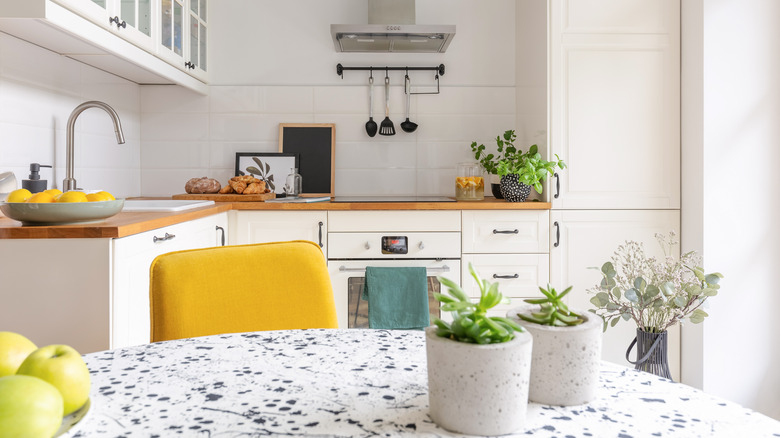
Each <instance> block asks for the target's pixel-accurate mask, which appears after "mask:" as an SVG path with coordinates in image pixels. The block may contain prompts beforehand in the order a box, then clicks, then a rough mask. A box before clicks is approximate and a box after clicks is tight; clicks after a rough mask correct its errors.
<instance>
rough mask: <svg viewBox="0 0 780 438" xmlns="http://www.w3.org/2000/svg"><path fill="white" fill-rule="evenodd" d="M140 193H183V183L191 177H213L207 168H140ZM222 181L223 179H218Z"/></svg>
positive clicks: (166, 194) (155, 194)
mask: <svg viewBox="0 0 780 438" xmlns="http://www.w3.org/2000/svg"><path fill="white" fill-rule="evenodd" d="M140 174H141V193H142V194H143V196H171V195H175V194H178V193H184V185H185V184H186V183H187V181H189V180H190V179H191V178H200V177H202V176H208V177H210V178H214V177H215V176H213V175H212V174H211V173H210V171H209V168H207V167H204V168H202V169H179V168H170V169H141V172H140ZM220 182H223V183H224V181H223V180H220Z"/></svg>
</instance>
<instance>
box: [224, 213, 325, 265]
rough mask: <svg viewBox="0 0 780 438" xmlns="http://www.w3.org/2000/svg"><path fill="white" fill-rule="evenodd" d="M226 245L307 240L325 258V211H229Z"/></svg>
mask: <svg viewBox="0 0 780 438" xmlns="http://www.w3.org/2000/svg"><path fill="white" fill-rule="evenodd" d="M230 213H231V216H230V244H231V245H244V244H248V243H265V242H281V241H288V240H309V241H312V242H314V243H317V244H319V246H320V248H322V253H323V254H324V255H325V256H326V257H327V255H328V252H327V250H328V247H327V243H328V212H327V211H231V212H230Z"/></svg>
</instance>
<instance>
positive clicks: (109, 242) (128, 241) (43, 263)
mask: <svg viewBox="0 0 780 438" xmlns="http://www.w3.org/2000/svg"><path fill="white" fill-rule="evenodd" d="M218 225H219V226H221V227H222V228H225V229H226V226H227V213H220V214H217V215H212V216H208V217H205V218H201V219H196V220H193V221H190V222H184V223H181V224H177V225H172V226H170V227H165V228H160V229H157V230H153V231H148V232H145V233H140V234H136V235H132V236H128V237H123V238H118V239H110V238H83V239H82V238H79V239H70V238H63V239H0V253H2V254H5V255H6V257H3V258H2V263H0V278H2V286H1V287H0V302H2V303H4V304H3V305H2V306H0V330H10V331H14V332H18V333H22V334H24V335H25V336H27V337H28V338H30V340H32V341H33V342H34V343H36V344H37V345H49V344H68V345H71V346H72V347H73V348H75V349H76V350H78V351H79V352H80V353H91V352H95V351H101V350H107V349H109V348H118V347H125V346H128V345H133V344H140V343H146V342H149V267H150V265H151V262H152V260H153V259H154V257H156V256H157V255H158V254H162V253H164V252H169V251H176V250H182V249H191V248H201V247H208V246H216V245H220V244H221V243H222V242H221V240H222V239H221V236H222V233H221V231H219V230H217V229H216V228H215V227H216V226H218ZM165 233H168V234H169V235H175V236H176V237H174V238H168V239H166V240H162V241H158V242H154V239H153V236H158V237H163V238H164V237H165Z"/></svg>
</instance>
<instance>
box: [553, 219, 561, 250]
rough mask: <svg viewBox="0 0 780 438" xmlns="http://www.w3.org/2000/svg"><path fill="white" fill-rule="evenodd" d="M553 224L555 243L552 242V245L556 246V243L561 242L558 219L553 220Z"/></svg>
mask: <svg viewBox="0 0 780 438" xmlns="http://www.w3.org/2000/svg"><path fill="white" fill-rule="evenodd" d="M553 225H555V243H553V246H554V247H556V248H557V247H558V244H560V243H561V226H560V225H559V224H558V221H555V223H553Z"/></svg>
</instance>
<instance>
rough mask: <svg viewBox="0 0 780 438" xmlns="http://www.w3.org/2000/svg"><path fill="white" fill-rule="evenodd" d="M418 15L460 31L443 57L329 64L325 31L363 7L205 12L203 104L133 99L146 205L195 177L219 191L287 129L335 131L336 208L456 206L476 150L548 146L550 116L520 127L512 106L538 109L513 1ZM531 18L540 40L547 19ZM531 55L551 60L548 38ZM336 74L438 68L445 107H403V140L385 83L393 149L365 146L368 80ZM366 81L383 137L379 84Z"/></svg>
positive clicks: (528, 115) (385, 143)
mask: <svg viewBox="0 0 780 438" xmlns="http://www.w3.org/2000/svg"><path fill="white" fill-rule="evenodd" d="M542 4H543V3H542ZM416 10H417V22H418V23H425V24H454V25H456V27H457V34H456V36H455V38H454V40H453V42H452V43H451V45H450V47H449V49H448V50H447V52H446V53H444V54H397V53H394V54H343V53H337V52H336V51H335V50H334V48H333V42H332V39H331V36H330V25H331V24H345V23H366V22H367V2H366V1H365V0H331V1H327V2H322V1H317V0H295V1H286V2H280V1H271V0H262V1H260V0H226V1H219V2H212V3H211V4H210V13H209V14H210V18H209V27H210V30H209V32H210V41H209V44H210V53H211V56H210V59H211V65H212V66H213V69H212V71H211V72H210V73H211V86H210V87H209V89H210V92H209V96H206V97H202V96H195V95H193V94H191V93H188V92H186V91H182V90H180V89H179V88H178V87H165V86H159V87H142V88H143V89H142V99H141V100H142V135H143V138H142V153H141V155H142V165H141V168H142V193H143V194H144V195H170V194H172V193H181V192H182V190H183V187H184V183H185V182H186V181H187V179H189V178H192V177H197V176H210V177H214V178H218V179H220V180H222V181H224V180H226V179H227V178H229V177H230V176H232V174H233V172H234V165H235V153H236V152H276V151H277V150H278V124H279V123H285V122H292V123H294V122H305V123H335V124H336V177H335V179H336V181H335V190H336V194H337V195H380V194H388V195H450V196H451V195H454V184H453V179H454V177H455V168H456V165H457V163H458V162H461V161H469V160H473V157H472V155H471V149H470V148H469V145H470V144H471V142H472V141H474V140H476V141H478V142H482V143H485V144H487V145H491V146H492V147H495V145H494V141H493V139H494V138H495V136H497V135H498V134H500V133H502V132H504V131H505V130H507V129H518V130H519V131H520V133H521V137H520V138H521V140H523V142H522V143H521V142H518V145H524V144H525V140H526V139H528V141H535V140H533V137H534V136H536V137H537V138H538V137H542V138H543V133H544V130H545V129H546V115H545V114H546V106H545V105H536V104H533V105H530V106H524V107H523V108H524V110H523V114H522V116H518V115H517V112H518V107H519V106H520V105H519V104H518V102H517V99H521V100H523V101H525V99H526V96H529V100H532V101H533V102H534V103H536V102H538V101H540V100H541V101H542V102H544V101H545V100H546V99H545V96H544V85H543V84H541V85H540V84H538V83H530V82H529V83H528V84H525V85H524V86H523V88H522V89H521V90H519V91H516V83H515V82H516V80H517V79H518V78H517V76H516V74H515V73H516V72H515V65H516V52H517V50H516V46H515V44H516V34H515V30H516V25H515V20H516V5H515V0H494V1H490V2H484V1H479V0H418V1H417V9H416ZM536 10H537V13H538V15H539V16H538V17H536V18H535V20H537V22H538V23H540V25H541V26H543V25H544V22H545V10H544V8H536ZM525 19H528V20H532V21H533V20H534V18H532V17H525ZM519 31H520V32H522V29H519ZM527 43H528V42H526V44H527ZM536 44H538V45H539V48H538V50H541V51H542V52H543V51H544V50H546V43H545V39H544V37H542V38H539V39H538V40H536ZM338 63H341V64H343V65H345V66H371V65H373V66H386V65H390V66H407V65H408V66H435V65H439V64H444V65H445V67H446V72H445V74H444V76H442V77H441V93H440V94H438V95H416V96H412V102H411V116H410V119H411V120H412V121H414V122H416V123H417V124H418V125H419V127H418V129H417V131H415V132H414V133H411V134H410V133H405V132H403V131H402V130H401V129H400V123H401V122H402V121H403V120H404V119H405V116H404V110H405V100H404V97H405V95H404V92H403V72H391V73H390V79H391V102H390V112H391V113H390V119H391V120H392V121H393V123H394V124H395V128H396V135H395V136H391V137H383V136H381V135H377V136H376V137H373V138H371V137H369V136H368V135H367V134H366V133H365V123H366V121H368V73H367V72H360V71H346V72H345V74H344V78H343V79H342V78H341V77H339V76H338V75H336V64H338ZM523 68H531V69H534V70H535V71H536V77H538V76H542V77H544V75H545V71H546V66H545V65H544V63H543V62H541V63H537V64H534V65H531V66H528V65H524V66H523ZM374 77H375V89H374V120H375V121H377V122H378V123H379V122H381V120H382V119H383V118H384V90H383V88H382V87H381V85H383V79H384V75H383V72H376V73H375V75H374ZM410 77H411V81H412V87H413V90H414V91H432V90H434V89H435V87H434V85H435V82H434V73H433V72H411V73H410ZM534 109H535V110H536V111H534ZM529 144H530V143H529ZM283 176H285V175H283ZM283 176H282V177H283Z"/></svg>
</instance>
